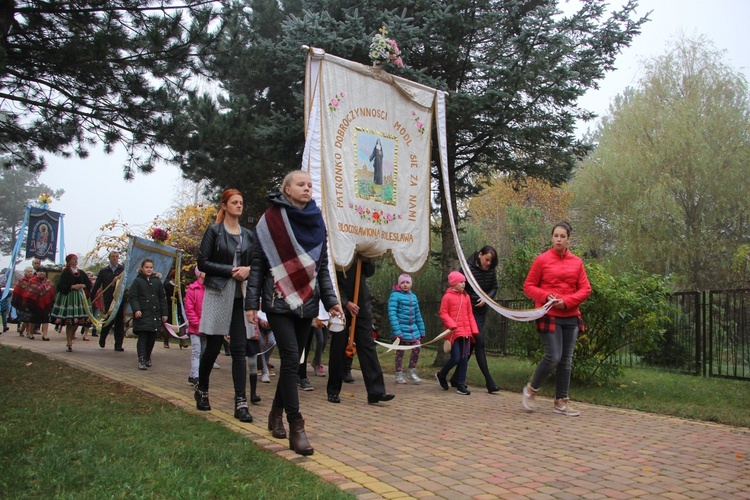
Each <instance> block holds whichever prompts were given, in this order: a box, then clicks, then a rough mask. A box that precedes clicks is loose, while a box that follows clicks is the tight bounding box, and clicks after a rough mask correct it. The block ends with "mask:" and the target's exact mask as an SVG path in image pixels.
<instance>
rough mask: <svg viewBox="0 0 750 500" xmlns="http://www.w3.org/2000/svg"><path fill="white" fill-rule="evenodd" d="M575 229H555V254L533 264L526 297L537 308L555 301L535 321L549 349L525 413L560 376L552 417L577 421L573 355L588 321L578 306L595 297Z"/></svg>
mask: <svg viewBox="0 0 750 500" xmlns="http://www.w3.org/2000/svg"><path fill="white" fill-rule="evenodd" d="M570 233H571V228H570V224H568V223H567V222H559V223H558V224H556V225H555V227H554V228H552V248H551V249H549V250H548V251H546V252H544V253H543V254H541V255H539V256H538V257H537V258H536V259H535V260H534V263H533V264H531V269H530V270H529V274H528V276H526V281H524V283H523V291H524V292H525V293H526V295H528V296H529V298H531V299H533V300H534V302H535V304H536V307H542V306H543V305H544V304H545V303H547V302H548V301H552V304H553V305H552V308H551V309H550V310H549V312H548V313H547V314H546V315H545V316H543V317H542V318H541V319H538V320H537V321H536V328H537V331H538V332H539V337H540V338H541V340H542V345H543V346H544V358H542V361H541V362H540V363H539V365H538V366H537V367H536V370H535V371H534V376H533V377H532V378H531V382H529V383H528V384H526V387H524V388H523V399H522V400H521V402H522V403H523V406H524V408H526V409H527V410H529V411H532V410H533V409H534V396H535V395H536V393H537V391H538V390H539V387H540V386H541V385H542V382H544V379H546V378H547V376H548V375H549V374H550V373H552V371H553V370H554V371H555V381H556V388H555V405H554V407H553V411H554V412H555V413H559V414H561V415H568V416H570V417H577V416H578V415H580V413H579V412H578V411H576V410H574V409H573V408H572V407H571V405H570V400H569V399H568V389H569V387H570V373H571V370H572V364H573V351H574V350H575V346H576V338H578V332H579V331H582V330H583V320H582V319H581V311H580V310H579V309H578V306H579V305H580V304H581V303H582V302H583V301H584V300H586V299H587V298H588V297H589V295H591V285H590V284H589V279H588V276H586V269H584V267H583V261H582V260H581V259H580V258H578V257H576V256H575V255H573V254H572V253H570V250H568V244H569V243H570Z"/></svg>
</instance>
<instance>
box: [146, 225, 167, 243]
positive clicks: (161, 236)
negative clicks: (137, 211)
mask: <svg viewBox="0 0 750 500" xmlns="http://www.w3.org/2000/svg"><path fill="white" fill-rule="evenodd" d="M150 236H151V238H152V239H153V240H154V241H158V242H159V243H164V242H165V241H167V238H169V232H168V231H167V230H166V229H162V228H160V227H154V228H152V229H151V233H150Z"/></svg>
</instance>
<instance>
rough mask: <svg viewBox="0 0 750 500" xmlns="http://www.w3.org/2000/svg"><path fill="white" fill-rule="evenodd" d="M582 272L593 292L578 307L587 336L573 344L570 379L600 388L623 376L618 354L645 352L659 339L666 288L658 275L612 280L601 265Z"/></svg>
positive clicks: (637, 274)
mask: <svg viewBox="0 0 750 500" xmlns="http://www.w3.org/2000/svg"><path fill="white" fill-rule="evenodd" d="M586 272H587V274H588V277H589V281H590V282H591V288H592V293H591V296H590V297H589V299H588V300H587V301H586V302H584V303H583V304H582V305H581V314H582V316H583V319H584V322H585V326H586V331H585V332H581V333H580V334H579V337H578V342H577V343H576V350H575V362H574V363H573V377H574V378H575V379H577V380H579V381H582V382H585V383H597V384H601V383H605V382H607V381H609V380H612V379H613V378H616V377H618V376H620V375H621V367H620V365H619V362H618V359H617V356H616V354H617V353H618V352H619V351H620V350H621V349H623V348H625V347H629V348H631V349H633V350H641V351H648V350H651V349H653V348H655V347H656V346H657V344H658V342H659V341H661V340H662V338H663V333H664V330H663V328H662V325H663V322H664V321H665V320H666V318H667V316H666V312H667V305H668V303H667V294H668V293H669V292H670V287H669V282H668V280H666V279H665V278H663V277H661V276H657V275H647V274H645V273H643V272H636V271H633V272H626V273H622V274H620V275H618V276H615V275H612V274H610V273H609V272H608V271H607V270H606V269H605V268H604V267H603V266H602V265H599V264H587V266H586Z"/></svg>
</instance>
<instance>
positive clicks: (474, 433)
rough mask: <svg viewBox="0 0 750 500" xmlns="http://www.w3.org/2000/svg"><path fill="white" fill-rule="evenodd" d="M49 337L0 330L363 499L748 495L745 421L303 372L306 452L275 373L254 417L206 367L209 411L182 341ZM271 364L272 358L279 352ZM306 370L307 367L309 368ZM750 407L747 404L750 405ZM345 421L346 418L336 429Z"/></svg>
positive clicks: (749, 454) (224, 374)
mask: <svg viewBox="0 0 750 500" xmlns="http://www.w3.org/2000/svg"><path fill="white" fill-rule="evenodd" d="M51 336H52V341H51V342H42V341H41V340H40V337H37V340H33V341H32V340H28V339H25V338H21V337H19V336H18V335H17V334H16V333H15V328H11V330H10V331H8V332H6V333H5V334H3V335H1V336H0V344H2V345H6V346H21V347H24V348H28V349H31V350H33V351H36V352H40V353H43V354H45V355H47V356H50V357H52V358H54V359H58V360H62V361H65V362H67V363H69V364H70V365H72V366H75V367H78V368H81V369H84V370H89V371H91V372H95V373H98V374H101V375H103V376H106V377H109V378H112V379H115V380H118V381H121V382H124V383H127V384H130V385H132V386H135V387H138V388H140V389H142V390H144V391H147V392H150V393H152V394H155V395H157V396H159V397H161V398H164V399H166V400H168V401H170V402H172V403H173V404H175V405H177V406H179V407H182V408H184V409H186V410H187V411H194V412H196V413H198V414H200V415H201V416H204V417H205V418H209V419H212V420H215V421H220V422H222V423H224V424H225V425H227V426H228V427H230V428H231V429H233V430H235V431H237V432H240V433H242V434H243V435H244V436H246V437H247V438H248V439H250V440H252V441H253V442H255V443H257V444H258V445H259V446H263V447H265V448H267V449H269V450H272V451H273V452H275V453H278V454H279V455H280V456H283V457H285V458H287V459H288V460H292V461H294V462H295V463H298V464H299V465H300V466H302V467H305V468H306V469H309V470H311V471H313V472H314V473H316V474H318V475H319V476H321V477H323V478H324V479H326V480H327V481H330V482H332V483H334V484H336V485H338V487H339V488H341V489H342V490H345V491H348V492H350V493H352V494H354V495H356V496H357V497H359V498H361V499H374V498H450V499H459V498H475V499H484V498H633V497H642V498H748V499H750V430H749V429H744V428H734V427H729V426H725V425H717V424H710V423H700V422H693V421H688V420H682V419H679V418H673V417H665V416H661V415H653V414H648V413H641V412H635V411H628V410H620V409H614V408H607V407H602V406H594V405H586V404H577V405H576V406H577V407H578V408H579V409H580V410H581V412H582V415H581V417H578V418H571V417H566V416H562V415H556V414H553V413H552V412H551V406H552V403H551V401H548V400H544V399H542V400H541V401H540V406H541V410H539V411H537V412H535V413H531V414H530V413H526V412H524V411H523V409H522V407H521V405H520V401H519V395H518V394H514V393H507V392H501V393H498V394H494V395H490V394H487V392H486V391H483V390H482V389H480V388H474V391H473V393H472V394H471V396H468V397H466V396H459V395H457V394H456V393H455V392H452V391H451V392H444V391H442V390H440V388H439V387H438V384H437V382H436V381H434V379H432V378H426V379H425V381H424V382H423V383H422V384H421V385H419V386H415V385H396V384H395V383H394V382H393V377H392V376H386V383H387V386H388V390H389V391H390V392H394V393H395V394H396V395H397V397H396V399H395V400H394V401H393V402H390V403H383V404H380V405H367V403H366V394H365V390H364V385H363V383H362V377H361V375H360V374H358V373H356V372H355V376H356V378H357V382H355V383H354V384H346V385H345V386H344V392H342V394H341V397H342V403H341V404H331V403H328V402H327V401H326V399H325V382H326V379H325V378H318V377H312V376H311V377H310V380H311V382H312V383H313V385H314V386H315V390H314V391H311V392H300V402H301V407H302V413H303V415H304V416H305V419H306V421H307V424H306V428H307V434H308V437H309V438H310V441H311V443H312V444H313V446H314V447H315V454H314V455H312V456H311V457H300V456H298V455H296V454H294V453H293V452H291V451H289V449H288V446H287V443H286V442H285V441H282V440H276V439H273V438H272V437H271V435H270V432H269V431H267V430H266V429H265V425H264V424H265V421H266V417H267V415H268V410H269V405H270V401H271V398H272V391H273V390H274V388H275V379H272V383H271V384H259V386H260V390H259V394H260V396H261V397H262V398H263V400H262V401H261V403H260V404H259V405H253V406H252V407H251V408H250V410H251V412H252V413H253V415H254V416H255V417H256V422H255V423H252V424H243V423H240V422H238V421H237V420H235V419H234V418H233V416H232V415H233V413H232V411H233V410H232V384H231V373H230V364H231V360H230V358H229V357H225V356H223V355H222V356H220V357H219V359H218V362H219V363H220V365H221V369H220V370H215V371H214V373H213V375H212V379H211V405H212V406H213V408H214V409H213V410H212V411H211V412H205V413H204V412H197V411H196V410H195V405H194V400H193V395H192V391H191V389H190V386H189V385H188V384H187V375H188V369H189V364H190V353H189V350H182V351H181V350H180V349H179V348H178V346H177V343H176V342H172V347H171V349H164V348H163V347H162V346H161V343H159V342H157V345H156V347H155V348H154V355H153V362H154V366H153V367H152V368H150V369H149V370H148V371H139V370H137V368H136V355H135V340H134V339H126V343H125V348H126V351H125V352H121V353H120V352H114V350H113V349H112V345H111V341H112V339H111V338H110V339H109V340H110V345H109V346H107V348H106V349H100V348H99V346H98V345H97V342H96V341H97V339H96V338H94V339H92V341H91V342H82V341H81V340H80V339H79V340H77V341H76V342H75V345H74V347H73V349H74V352H72V353H67V352H65V340H64V336H63V335H61V334H55V333H53V334H52V335H51ZM276 365H277V366H278V362H277V363H276ZM310 373H311V372H310ZM749 410H750V409H749ZM344 429H348V431H346V432H344Z"/></svg>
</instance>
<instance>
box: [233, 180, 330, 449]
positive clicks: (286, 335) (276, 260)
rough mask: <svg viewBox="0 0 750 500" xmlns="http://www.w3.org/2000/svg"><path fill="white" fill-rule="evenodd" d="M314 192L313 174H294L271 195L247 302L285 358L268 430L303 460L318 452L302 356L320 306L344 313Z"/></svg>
mask: <svg viewBox="0 0 750 500" xmlns="http://www.w3.org/2000/svg"><path fill="white" fill-rule="evenodd" d="M312 189H313V186H312V179H311V178H310V175H309V174H308V173H307V172H304V171H301V170H296V171H293V172H290V173H289V174H287V175H286V177H284V180H283V182H282V184H281V192H279V193H273V194H271V195H269V197H268V198H269V201H270V202H271V205H272V206H271V208H269V209H268V210H266V212H265V213H264V214H263V216H262V217H261V219H260V221H259V222H258V225H257V226H256V228H255V231H256V234H257V236H258V247H257V249H256V252H255V255H254V256H253V265H252V271H251V273H250V280H249V282H248V288H247V289H248V293H247V298H246V299H245V309H246V311H247V318H248V320H249V321H250V322H252V323H253V324H257V323H258V310H259V308H260V307H261V304H262V307H263V312H265V315H266V317H267V320H268V323H269V325H270V327H271V329H272V330H273V333H274V336H275V338H276V345H277V346H278V350H279V356H280V357H281V367H280V370H279V373H278V383H277V385H276V393H275V395H274V399H273V403H272V406H271V412H270V414H269V415H268V429H269V430H270V431H271V433H272V435H273V437H275V438H279V439H281V438H285V437H287V436H288V438H289V448H290V449H291V450H294V452H295V453H297V454H299V455H312V454H313V453H314V451H315V450H314V449H313V447H312V445H311V444H310V441H309V440H308V439H307V434H306V433H305V420H304V417H303V416H302V413H301V412H300V407H299V394H298V392H297V374H298V365H299V363H300V354H301V351H302V349H304V347H305V345H306V340H307V336H308V334H309V333H310V328H312V320H313V319H314V318H316V317H317V316H318V307H319V306H318V302H319V301H321V300H322V301H323V305H324V307H325V308H326V310H328V311H329V314H330V315H331V316H336V317H342V316H343V314H344V313H343V310H342V309H341V306H340V305H339V304H338V299H337V298H336V291H335V290H334V287H333V282H332V281H331V276H330V275H329V272H328V245H327V234H326V228H325V223H324V221H323V216H322V214H321V211H320V208H318V206H317V204H316V203H315V200H313V198H312ZM287 270H295V272H293V273H289V272H287ZM284 412H286V419H287V422H288V423H289V434H288V435H287V432H286V429H285V428H284V422H283V413H284Z"/></svg>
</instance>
